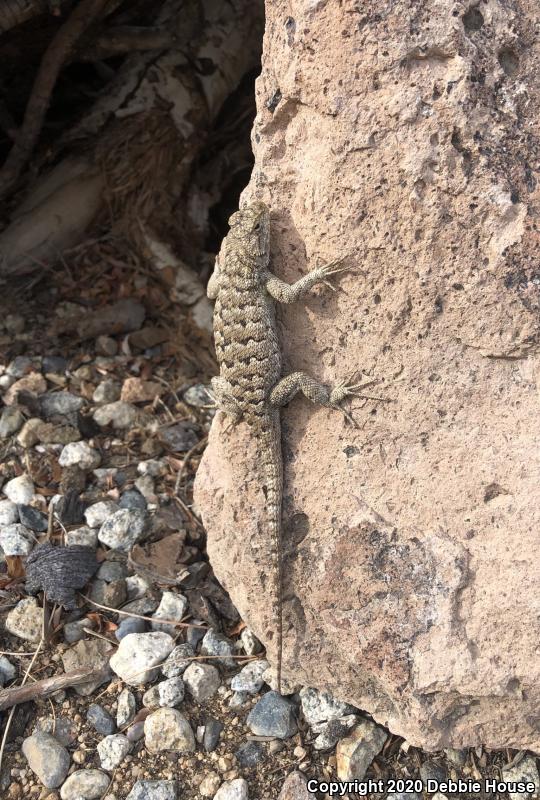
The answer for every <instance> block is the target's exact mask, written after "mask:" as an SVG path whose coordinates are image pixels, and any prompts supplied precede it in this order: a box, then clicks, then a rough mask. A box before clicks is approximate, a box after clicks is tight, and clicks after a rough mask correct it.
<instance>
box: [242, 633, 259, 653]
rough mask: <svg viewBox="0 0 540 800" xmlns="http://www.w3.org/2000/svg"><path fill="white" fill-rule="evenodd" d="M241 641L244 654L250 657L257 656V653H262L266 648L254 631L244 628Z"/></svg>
mask: <svg viewBox="0 0 540 800" xmlns="http://www.w3.org/2000/svg"><path fill="white" fill-rule="evenodd" d="M240 641H241V642H242V647H243V648H244V652H245V653H246V655H248V656H256V655H257V653H262V651H263V650H264V647H263V646H262V644H261V643H260V641H259V640H258V639H257V637H256V636H255V634H254V633H253V631H250V629H249V628H244V630H243V631H242V633H241V634H240Z"/></svg>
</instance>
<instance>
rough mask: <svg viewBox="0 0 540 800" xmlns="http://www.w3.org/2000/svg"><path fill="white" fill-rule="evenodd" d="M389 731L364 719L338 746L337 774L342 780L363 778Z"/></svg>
mask: <svg viewBox="0 0 540 800" xmlns="http://www.w3.org/2000/svg"><path fill="white" fill-rule="evenodd" d="M387 738H388V733H387V732H386V731H385V730H384V728H381V727H380V726H379V725H376V724H375V723H374V722H372V721H371V720H369V719H362V720H360V722H359V723H358V725H356V727H355V728H353V730H352V731H351V733H350V734H349V735H348V736H347V737H346V738H345V739H341V740H340V741H339V742H338V744H337V748H336V760H337V774H338V778H339V780H341V781H353V780H359V781H361V780H363V778H364V776H365V774H366V772H367V769H368V767H369V765H370V764H371V762H372V761H373V759H374V758H375V756H376V755H377V754H378V753H380V751H381V750H382V748H383V746H384V743H385V742H386V740H387Z"/></svg>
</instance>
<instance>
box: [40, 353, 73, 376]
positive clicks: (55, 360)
mask: <svg viewBox="0 0 540 800" xmlns="http://www.w3.org/2000/svg"><path fill="white" fill-rule="evenodd" d="M67 366H68V362H67V359H66V358H64V357H63V356H43V361H42V364H41V368H42V370H43V373H44V375H64V374H65V372H66V370H67Z"/></svg>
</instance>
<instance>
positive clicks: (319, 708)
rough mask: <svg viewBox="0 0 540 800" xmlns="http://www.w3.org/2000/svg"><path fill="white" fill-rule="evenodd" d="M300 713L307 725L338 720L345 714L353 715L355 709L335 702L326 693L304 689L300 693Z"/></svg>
mask: <svg viewBox="0 0 540 800" xmlns="http://www.w3.org/2000/svg"><path fill="white" fill-rule="evenodd" d="M300 702H301V703H302V713H303V714H304V717H305V719H306V722H307V723H308V725H314V724H315V723H317V722H326V721H328V720H331V719H339V717H344V716H346V715H347V714H354V713H355V711H356V709H355V708H353V706H351V705H349V704H348V703H343V702H342V701H341V700H336V699H335V698H333V697H332V695H330V694H328V692H319V691H318V690H317V689H309V688H305V689H302V690H301V691H300Z"/></svg>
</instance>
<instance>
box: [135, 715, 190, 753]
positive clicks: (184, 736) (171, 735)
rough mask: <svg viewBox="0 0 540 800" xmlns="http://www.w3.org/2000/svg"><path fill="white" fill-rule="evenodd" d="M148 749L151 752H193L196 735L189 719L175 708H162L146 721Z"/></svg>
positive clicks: (145, 730) (145, 731) (145, 729)
mask: <svg viewBox="0 0 540 800" xmlns="http://www.w3.org/2000/svg"><path fill="white" fill-rule="evenodd" d="M144 737H145V745H146V749H147V750H148V751H149V752H150V753H162V752H165V751H170V750H172V751H174V752H177V753H191V752H193V751H194V750H195V736H194V735H193V731H192V730H191V726H190V724H189V722H188V720H187V719H186V718H185V717H184V715H183V714H181V713H180V712H179V711H177V710H176V709H175V708H160V709H159V710H158V711H154V713H153V714H150V715H149V716H148V717H147V718H146V719H145V721H144Z"/></svg>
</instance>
